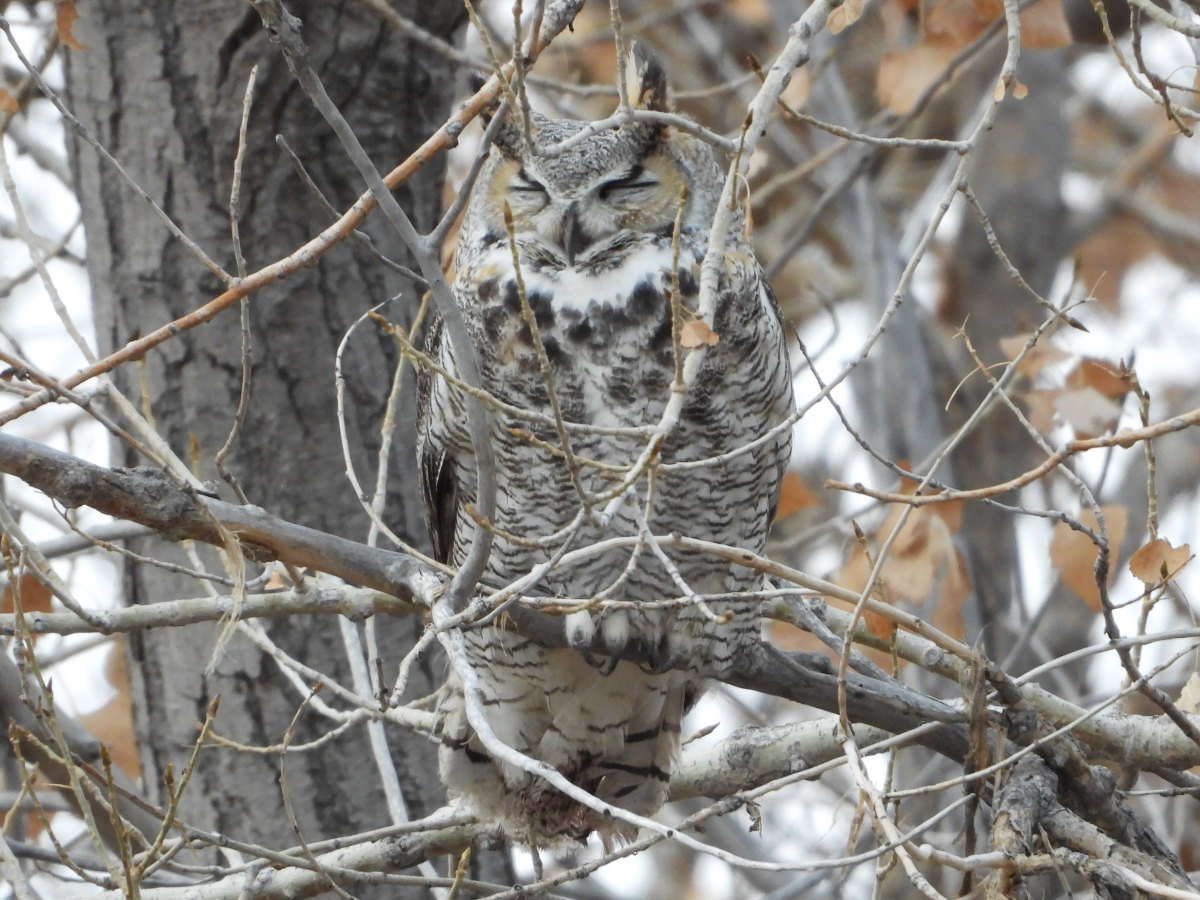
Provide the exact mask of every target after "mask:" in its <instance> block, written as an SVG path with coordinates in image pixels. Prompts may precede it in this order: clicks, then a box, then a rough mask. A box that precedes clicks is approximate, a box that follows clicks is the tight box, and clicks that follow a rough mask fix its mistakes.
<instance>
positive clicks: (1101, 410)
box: [1054, 387, 1121, 439]
mask: <svg viewBox="0 0 1200 900" xmlns="http://www.w3.org/2000/svg"><path fill="white" fill-rule="evenodd" d="M1054 408H1055V410H1056V411H1057V412H1058V416H1059V418H1060V419H1062V420H1063V421H1064V422H1066V423H1067V424H1068V425H1070V426H1071V427H1072V428H1073V429H1075V434H1076V436H1077V437H1080V438H1083V439H1087V438H1093V437H1098V436H1099V435H1102V434H1104V433H1106V432H1108V431H1109V430H1111V429H1112V428H1113V426H1115V425H1116V424H1117V419H1119V418H1120V416H1121V407H1119V406H1118V405H1117V404H1115V403H1113V402H1112V401H1111V400H1109V399H1108V398H1107V397H1105V396H1104V395H1103V394H1101V393H1100V392H1099V391H1098V390H1096V389H1095V388H1090V387H1088V388H1082V389H1081V390H1077V391H1063V392H1062V393H1061V394H1059V395H1058V397H1057V398H1056V399H1055V401H1054Z"/></svg>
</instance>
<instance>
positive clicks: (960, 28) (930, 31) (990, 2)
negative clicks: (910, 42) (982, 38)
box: [925, 0, 1004, 50]
mask: <svg viewBox="0 0 1200 900" xmlns="http://www.w3.org/2000/svg"><path fill="white" fill-rule="evenodd" d="M1002 15H1004V5H1003V4H1002V3H1001V2H1000V0H940V2H938V3H937V4H936V5H934V6H933V7H932V8H931V9H929V11H928V14H927V15H926V17H925V33H926V35H928V36H929V37H931V38H934V39H937V40H942V41H946V42H948V43H950V44H952V45H953V46H954V48H955V49H956V50H961V49H962V48H963V47H965V46H966V45H967V44H969V43H970V42H971V41H973V40H975V38H977V37H979V35H980V34H982V33H983V30H984V29H985V28H987V27H988V24H989V23H990V22H992V21H994V20H995V19H997V18H999V17H1000V16H1002Z"/></svg>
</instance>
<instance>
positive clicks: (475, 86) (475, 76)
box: [467, 72, 488, 94]
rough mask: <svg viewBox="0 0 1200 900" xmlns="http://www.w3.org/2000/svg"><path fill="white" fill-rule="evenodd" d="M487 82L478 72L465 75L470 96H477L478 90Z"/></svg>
mask: <svg viewBox="0 0 1200 900" xmlns="http://www.w3.org/2000/svg"><path fill="white" fill-rule="evenodd" d="M487 82H488V80H487V78H485V77H484V76H483V75H482V74H481V73H479V72H468V73H467V89H468V90H469V91H470V92H471V93H472V94H478V93H479V89H480V88H481V87H483V86H484V85H485V84H487Z"/></svg>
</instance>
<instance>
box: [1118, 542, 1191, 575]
mask: <svg viewBox="0 0 1200 900" xmlns="http://www.w3.org/2000/svg"><path fill="white" fill-rule="evenodd" d="M1191 558H1192V548H1191V547H1189V546H1188V545H1187V544H1183V545H1182V546H1179V547H1172V546H1171V543H1170V541H1164V540H1163V539H1162V538H1155V539H1154V540H1152V541H1150V542H1149V543H1148V544H1144V545H1142V546H1141V547H1139V548H1138V549H1137V550H1135V551H1134V554H1133V556H1131V557H1130V558H1129V571H1130V572H1132V573H1133V577H1134V578H1136V579H1138V581H1141V582H1144V583H1145V584H1158V583H1160V582H1163V581H1170V580H1171V579H1172V578H1174V577H1175V576H1176V575H1178V574H1179V571H1180V570H1181V569H1182V568H1183V567H1184V566H1186V565H1187V564H1188V560H1190V559H1191Z"/></svg>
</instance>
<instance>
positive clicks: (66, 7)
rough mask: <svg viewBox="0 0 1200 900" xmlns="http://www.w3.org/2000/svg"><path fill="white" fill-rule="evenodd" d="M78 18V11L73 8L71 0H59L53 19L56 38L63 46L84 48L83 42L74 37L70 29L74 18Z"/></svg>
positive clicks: (73, 48)
mask: <svg viewBox="0 0 1200 900" xmlns="http://www.w3.org/2000/svg"><path fill="white" fill-rule="evenodd" d="M78 18H79V11H78V10H77V9H75V3H74V2H73V0H59V3H58V7H57V8H56V9H55V10H54V20H55V24H56V25H57V27H58V39H59V41H61V42H62V44H63V46H64V47H70V48H71V49H72V50H82V49H84V47H83V44H81V43H79V41H78V40H76V39H75V35H74V34H72V33H71V29H72V28H73V27H74V25H75V20H76V19H78Z"/></svg>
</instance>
